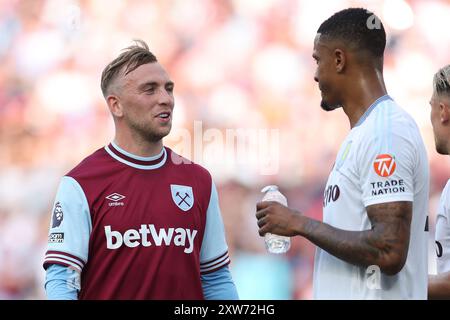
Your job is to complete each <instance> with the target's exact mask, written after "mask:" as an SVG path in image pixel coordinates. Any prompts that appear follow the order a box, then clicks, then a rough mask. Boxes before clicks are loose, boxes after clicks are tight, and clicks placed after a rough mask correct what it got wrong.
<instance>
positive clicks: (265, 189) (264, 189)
mask: <svg viewBox="0 0 450 320" xmlns="http://www.w3.org/2000/svg"><path fill="white" fill-rule="evenodd" d="M267 191H278V186H276V185H274V184H272V185H269V186H265V187H264V188H262V189H261V192H267Z"/></svg>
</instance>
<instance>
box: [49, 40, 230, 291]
mask: <svg viewBox="0 0 450 320" xmlns="http://www.w3.org/2000/svg"><path fill="white" fill-rule="evenodd" d="M101 88H102V91H103V95H104V97H105V99H106V102H107V105H108V107H109V110H110V111H111V113H112V116H113V119H114V124H115V129H116V131H115V137H114V140H113V142H111V143H110V144H109V145H107V146H105V147H104V148H101V149H99V150H97V151H95V152H94V153H93V154H92V155H90V156H88V157H87V158H85V159H84V160H83V161H82V162H81V163H80V164H79V165H78V166H76V167H75V168H74V169H72V170H71V171H70V172H69V173H67V174H66V175H65V176H64V177H63V178H62V180H61V183H60V185H59V188H58V191H57V195H56V200H55V203H54V209H53V215H52V221H51V225H50V231H49V240H48V242H49V243H48V250H47V252H46V254H45V260H44V268H45V269H46V281H45V289H46V292H47V297H48V298H49V299H204V298H206V299H237V298H238V295H237V291H236V287H235V285H234V283H233V280H232V277H231V274H230V271H229V268H228V265H229V263H230V258H229V255H228V246H227V243H226V238H225V232H224V225H223V222H222V217H221V213H220V208H219V201H218V195H217V191H216V187H215V185H214V183H213V181H212V178H211V175H210V174H209V172H208V171H207V170H206V169H204V168H202V167H201V166H199V165H197V164H194V163H191V162H190V161H188V160H187V159H184V158H182V157H181V156H179V155H177V154H175V153H174V152H173V151H172V150H170V149H169V148H167V147H165V146H164V145H163V142H162V138H163V137H165V136H166V135H167V134H169V132H170V129H171V126H172V116H173V109H174V96H173V89H174V83H173V82H172V81H171V80H170V78H169V75H168V74H167V72H166V71H165V69H164V68H163V67H162V66H161V64H159V63H158V61H157V59H156V57H155V56H154V55H153V54H152V53H151V52H150V51H149V49H148V46H147V44H146V43H145V42H143V41H140V40H137V41H136V43H135V44H134V45H133V46H131V47H128V48H126V49H125V50H124V51H123V52H122V53H121V54H120V55H119V56H118V57H117V58H116V59H115V60H114V61H112V62H111V63H110V64H109V65H108V66H107V67H106V68H105V69H104V71H103V73H102V79H101Z"/></svg>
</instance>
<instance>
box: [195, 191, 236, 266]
mask: <svg viewBox="0 0 450 320" xmlns="http://www.w3.org/2000/svg"><path fill="white" fill-rule="evenodd" d="M229 263H230V258H229V256H228V245H227V242H226V238H225V227H224V225H223V221H222V215H221V213H220V207H219V196H218V195H217V190H216V186H215V185H214V182H211V197H210V200H209V205H208V210H207V212H206V225H205V233H204V235H203V241H202V247H201V249H200V272H201V273H202V274H206V273H211V272H213V271H216V270H218V269H220V268H222V267H224V266H226V265H228V264H229Z"/></svg>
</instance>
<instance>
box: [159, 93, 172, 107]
mask: <svg viewBox="0 0 450 320" xmlns="http://www.w3.org/2000/svg"><path fill="white" fill-rule="evenodd" d="M158 103H159V104H163V105H171V104H173V95H172V94H170V93H169V92H167V91H166V90H165V89H161V90H160V92H159V95H158Z"/></svg>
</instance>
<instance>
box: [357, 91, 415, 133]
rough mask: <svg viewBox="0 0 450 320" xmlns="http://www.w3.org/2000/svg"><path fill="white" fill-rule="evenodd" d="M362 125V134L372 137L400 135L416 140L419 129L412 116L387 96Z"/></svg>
mask: <svg viewBox="0 0 450 320" xmlns="http://www.w3.org/2000/svg"><path fill="white" fill-rule="evenodd" d="M363 127H364V130H363V132H362V134H364V135H366V136H370V137H372V138H377V137H378V136H388V135H400V136H402V137H404V138H406V139H412V140H416V139H417V135H418V134H419V131H420V130H419V127H418V126H417V123H416V121H415V120H414V118H413V117H412V116H411V115H410V114H409V113H408V112H407V111H406V110H405V109H404V108H403V107H402V106H400V105H399V104H398V103H397V102H396V101H395V100H393V99H392V98H391V97H389V96H386V98H385V99H383V100H382V101H380V102H379V103H378V104H377V105H376V106H375V107H374V108H373V110H372V112H371V113H370V115H369V116H368V117H367V119H366V121H365V123H364V126H363Z"/></svg>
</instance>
